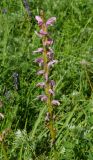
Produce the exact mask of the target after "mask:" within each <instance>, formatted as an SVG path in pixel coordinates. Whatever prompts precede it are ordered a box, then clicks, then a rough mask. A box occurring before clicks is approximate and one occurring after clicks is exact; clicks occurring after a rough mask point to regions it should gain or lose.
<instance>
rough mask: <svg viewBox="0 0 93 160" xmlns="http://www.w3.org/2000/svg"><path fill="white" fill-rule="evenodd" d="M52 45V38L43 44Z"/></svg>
mask: <svg viewBox="0 0 93 160" xmlns="http://www.w3.org/2000/svg"><path fill="white" fill-rule="evenodd" d="M52 44H53V40H52V39H51V38H48V40H47V41H45V42H44V43H43V45H44V46H48V45H52Z"/></svg>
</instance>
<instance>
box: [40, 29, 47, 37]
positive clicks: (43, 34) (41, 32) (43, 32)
mask: <svg viewBox="0 0 93 160" xmlns="http://www.w3.org/2000/svg"><path fill="white" fill-rule="evenodd" d="M39 34H41V35H42V36H45V35H47V32H45V31H43V30H42V29H41V30H40V32H39Z"/></svg>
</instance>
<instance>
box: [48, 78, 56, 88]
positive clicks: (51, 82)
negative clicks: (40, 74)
mask: <svg viewBox="0 0 93 160" xmlns="http://www.w3.org/2000/svg"><path fill="white" fill-rule="evenodd" d="M49 83H50V86H51V88H53V87H54V86H55V81H54V80H50V82H49Z"/></svg>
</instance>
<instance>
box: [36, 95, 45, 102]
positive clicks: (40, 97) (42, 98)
mask: <svg viewBox="0 0 93 160" xmlns="http://www.w3.org/2000/svg"><path fill="white" fill-rule="evenodd" d="M37 98H38V99H40V100H41V101H47V96H46V95H39V96H37Z"/></svg>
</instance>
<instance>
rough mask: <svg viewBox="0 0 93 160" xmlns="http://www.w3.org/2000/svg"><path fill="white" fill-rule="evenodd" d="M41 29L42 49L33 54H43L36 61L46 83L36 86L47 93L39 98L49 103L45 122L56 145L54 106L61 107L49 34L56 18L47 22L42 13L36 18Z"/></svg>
mask: <svg viewBox="0 0 93 160" xmlns="http://www.w3.org/2000/svg"><path fill="white" fill-rule="evenodd" d="M35 18H36V20H37V23H38V26H39V28H40V31H39V32H36V34H37V36H38V37H40V38H41V40H42V48H38V49H37V50H36V51H33V54H37V53H41V57H39V58H37V59H36V60H35V62H36V63H38V64H39V66H40V68H41V69H40V70H39V71H38V72H37V75H43V77H44V82H39V83H38V84H37V85H36V86H37V87H41V88H43V89H44V91H45V93H44V94H42V95H39V96H38V97H37V98H38V99H40V100H41V101H45V102H46V103H47V108H48V112H47V113H46V117H45V122H46V124H47V127H48V128H49V130H50V135H51V142H52V144H54V143H55V138H56V133H55V128H54V125H53V122H54V118H55V115H54V114H53V106H58V105H60V103H59V101H58V100H55V99H53V97H54V86H55V82H54V80H51V79H50V76H49V73H50V69H51V67H52V66H53V65H54V64H55V63H57V60H55V59H54V52H53V50H52V48H51V45H52V44H53V40H52V39H51V38H50V36H49V33H48V27H49V26H52V25H53V24H54V22H55V21H56V17H52V18H50V19H48V20H47V21H45V17H44V13H43V11H42V12H41V15H40V16H36V17H35Z"/></svg>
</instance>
